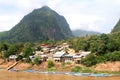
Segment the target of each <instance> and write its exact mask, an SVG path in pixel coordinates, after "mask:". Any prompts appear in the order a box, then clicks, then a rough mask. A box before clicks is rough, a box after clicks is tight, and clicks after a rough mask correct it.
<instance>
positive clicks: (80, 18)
mask: <svg viewBox="0 0 120 80" xmlns="http://www.w3.org/2000/svg"><path fill="white" fill-rule="evenodd" d="M44 5H47V6H49V7H50V8H51V9H53V10H55V11H56V12H58V13H59V14H60V15H63V16H64V17H65V18H66V20H67V22H68V24H69V25H70V28H71V29H72V30H75V29H84V30H92V31H98V32H104V33H109V32H110V31H111V29H112V28H113V27H114V26H115V24H116V23H117V21H118V20H119V18H120V0H0V31H6V30H10V29H11V28H12V27H14V26H15V25H16V24H17V23H18V22H19V21H20V20H21V19H22V18H23V17H24V16H25V15H27V14H28V13H30V12H31V11H33V9H36V8H41V7H42V6H44Z"/></svg>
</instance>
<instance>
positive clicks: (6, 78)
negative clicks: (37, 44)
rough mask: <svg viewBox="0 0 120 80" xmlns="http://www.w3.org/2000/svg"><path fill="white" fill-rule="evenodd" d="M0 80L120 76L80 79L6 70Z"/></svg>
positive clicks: (116, 79) (70, 78)
mask: <svg viewBox="0 0 120 80" xmlns="http://www.w3.org/2000/svg"><path fill="white" fill-rule="evenodd" d="M0 80H120V76H112V77H78V76H72V75H62V74H38V73H28V72H9V71H5V70H0Z"/></svg>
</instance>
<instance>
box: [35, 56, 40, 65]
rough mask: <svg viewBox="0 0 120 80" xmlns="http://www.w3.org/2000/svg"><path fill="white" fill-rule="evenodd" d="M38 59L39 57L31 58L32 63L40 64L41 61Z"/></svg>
mask: <svg viewBox="0 0 120 80" xmlns="http://www.w3.org/2000/svg"><path fill="white" fill-rule="evenodd" d="M40 59H41V58H40V57H36V58H35V59H34V60H33V63H34V64H36V65H39V64H41V63H42V61H41V60H40Z"/></svg>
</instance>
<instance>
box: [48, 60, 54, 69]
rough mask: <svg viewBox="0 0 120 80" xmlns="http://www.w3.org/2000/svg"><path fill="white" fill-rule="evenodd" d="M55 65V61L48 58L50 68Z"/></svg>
mask: <svg viewBox="0 0 120 80" xmlns="http://www.w3.org/2000/svg"><path fill="white" fill-rule="evenodd" d="M53 66H54V63H53V61H51V60H48V68H52V67H53Z"/></svg>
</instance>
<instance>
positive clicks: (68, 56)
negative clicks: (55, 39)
mask: <svg viewBox="0 0 120 80" xmlns="http://www.w3.org/2000/svg"><path fill="white" fill-rule="evenodd" d="M41 48H42V49H41V50H40V51H34V55H31V56H29V58H30V60H31V61H32V62H33V61H34V59H35V58H37V57H39V60H40V61H41V62H46V61H48V60H51V61H53V62H60V63H62V62H64V63H73V64H80V63H81V59H82V58H85V56H86V55H88V54H90V53H91V52H90V51H82V50H80V51H79V52H78V53H76V52H75V50H74V49H72V48H69V45H68V44H67V43H63V44H62V45H59V46H54V47H51V46H49V45H48V44H41ZM21 55H22V52H21ZM17 57H18V56H17V55H10V56H9V61H12V60H16V59H17ZM23 60H25V58H23Z"/></svg>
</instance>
